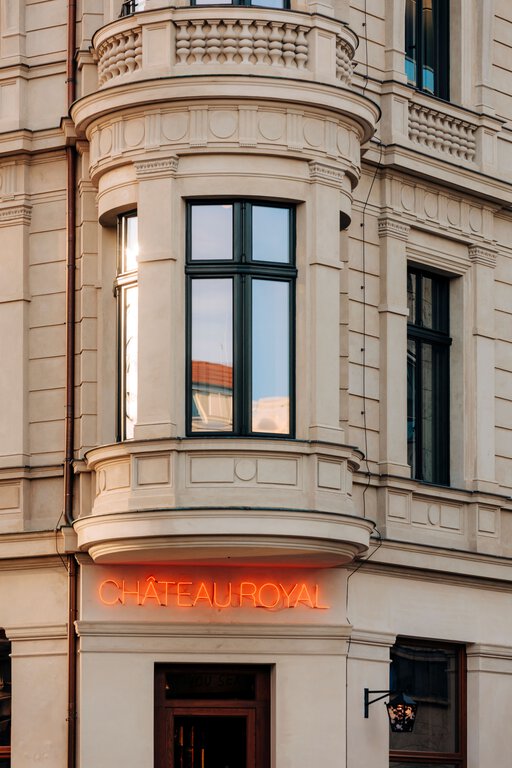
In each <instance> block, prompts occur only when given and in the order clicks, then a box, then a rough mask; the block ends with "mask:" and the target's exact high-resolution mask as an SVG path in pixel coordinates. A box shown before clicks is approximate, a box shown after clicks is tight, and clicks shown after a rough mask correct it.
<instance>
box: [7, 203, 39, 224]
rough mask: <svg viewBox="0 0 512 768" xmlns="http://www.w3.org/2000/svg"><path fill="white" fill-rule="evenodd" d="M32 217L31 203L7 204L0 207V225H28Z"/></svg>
mask: <svg viewBox="0 0 512 768" xmlns="http://www.w3.org/2000/svg"><path fill="white" fill-rule="evenodd" d="M31 217H32V206H31V205H26V204H23V205H9V206H6V207H2V208H0V227H13V226H17V225H19V224H24V225H28V224H30V219H31Z"/></svg>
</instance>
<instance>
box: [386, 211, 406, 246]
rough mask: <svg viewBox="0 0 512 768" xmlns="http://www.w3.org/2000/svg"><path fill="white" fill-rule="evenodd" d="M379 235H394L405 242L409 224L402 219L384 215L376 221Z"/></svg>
mask: <svg viewBox="0 0 512 768" xmlns="http://www.w3.org/2000/svg"><path fill="white" fill-rule="evenodd" d="M378 227H379V237H394V238H395V239H396V240H403V241H405V242H407V240H408V239H409V232H410V229H411V228H410V226H409V225H408V224H404V223H403V222H402V221H397V219H392V218H390V217H389V216H384V217H382V218H380V219H379V221H378Z"/></svg>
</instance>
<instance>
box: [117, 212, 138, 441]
mask: <svg viewBox="0 0 512 768" xmlns="http://www.w3.org/2000/svg"><path fill="white" fill-rule="evenodd" d="M138 255H139V246H138V226H137V215H136V214H135V213H128V214H124V215H122V216H120V217H119V221H118V271H117V281H116V290H117V302H118V336H119V343H118V350H119V406H120V407H119V425H118V439H120V440H129V439H130V438H133V429H134V426H135V422H136V420H137V347H138V340H137V317H138V286H137V260H138Z"/></svg>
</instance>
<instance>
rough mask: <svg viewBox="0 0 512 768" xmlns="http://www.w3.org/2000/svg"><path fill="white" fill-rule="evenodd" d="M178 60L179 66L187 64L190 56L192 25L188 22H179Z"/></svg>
mask: <svg viewBox="0 0 512 768" xmlns="http://www.w3.org/2000/svg"><path fill="white" fill-rule="evenodd" d="M176 26H177V27H178V32H177V34H176V58H177V59H178V63H179V64H186V63H187V59H188V57H189V54H190V29H191V27H190V25H189V22H188V21H177V22H176Z"/></svg>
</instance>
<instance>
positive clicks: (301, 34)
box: [94, 0, 357, 88]
mask: <svg viewBox="0 0 512 768" xmlns="http://www.w3.org/2000/svg"><path fill="white" fill-rule="evenodd" d="M137 8H138V6H137V3H136V0H127V2H126V3H124V4H123V9H122V16H121V18H120V19H118V20H117V21H115V22H113V23H112V24H109V25H108V26H107V27H104V28H103V29H102V30H100V31H99V32H98V33H97V34H96V36H95V39H94V48H95V54H96V58H97V62H98V81H99V87H100V88H107V87H111V86H113V85H120V84H122V83H125V82H129V81H131V80H139V79H148V78H152V77H162V76H180V75H181V76H183V75H195V74H201V75H210V74H212V75H215V74H223V75H224V74H238V75H239V74H243V75H247V74H251V75H260V76H271V77H275V76H283V77H286V78H297V79H302V80H310V81H318V82H321V83H329V84H336V85H338V86H339V85H342V86H349V85H350V83H351V79H352V71H353V63H352V60H353V56H354V52H355V48H356V46H357V38H356V36H355V35H354V34H353V33H352V32H351V31H350V30H349V29H348V28H347V27H346V26H345V25H344V24H343V23H340V22H338V21H335V20H334V19H328V18H325V17H322V16H317V15H315V14H304V13H298V12H293V11H284V10H275V9H269V8H253V7H241V6H223V7H219V6H216V7H208V6H200V7H198V6H196V7H189V8H165V9H159V10H156V11H146V12H144V13H140V14H139V13H135V11H136V10H137Z"/></svg>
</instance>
